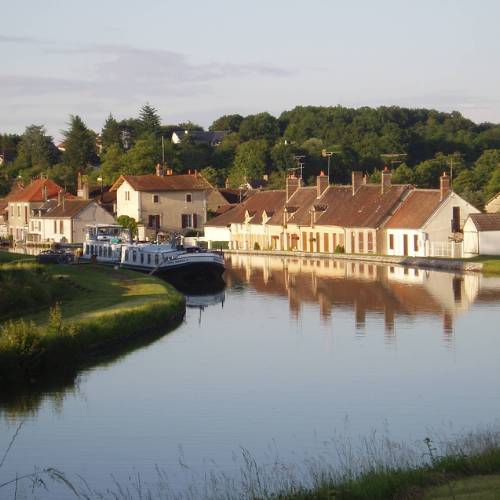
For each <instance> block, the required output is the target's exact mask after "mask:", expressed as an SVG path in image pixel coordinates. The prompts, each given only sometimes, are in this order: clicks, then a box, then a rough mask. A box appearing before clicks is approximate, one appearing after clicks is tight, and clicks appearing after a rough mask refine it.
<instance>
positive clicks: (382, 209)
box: [205, 168, 478, 256]
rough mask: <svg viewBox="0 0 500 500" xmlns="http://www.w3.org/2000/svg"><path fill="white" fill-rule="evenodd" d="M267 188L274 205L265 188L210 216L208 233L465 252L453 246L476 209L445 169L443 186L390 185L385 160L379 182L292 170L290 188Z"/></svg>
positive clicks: (234, 239) (296, 244)
mask: <svg viewBox="0 0 500 500" xmlns="http://www.w3.org/2000/svg"><path fill="white" fill-rule="evenodd" d="M269 192H270V193H274V194H273V195H272V196H269V200H272V203H270V204H269V205H266V204H265V203H266V198H265V194H264V193H265V191H263V192H260V193H257V195H258V196H259V197H258V198H255V196H256V195H255V194H254V195H253V196H251V197H249V198H248V199H246V200H245V201H244V202H243V203H242V204H241V205H238V206H237V207H235V208H233V209H232V210H229V211H227V212H226V213H224V214H223V215H221V216H219V217H216V218H215V219H212V220H211V221H210V222H209V224H208V225H207V227H206V231H205V237H206V239H207V240H209V241H210V240H212V241H227V242H228V244H229V246H230V248H232V249H236V250H238V249H243V250H249V249H250V250H251V249H254V248H256V246H255V242H258V246H259V248H260V249H269V250H286V251H290V250H293V251H301V252H307V253H316V252H318V253H333V252H335V251H338V252H344V251H345V252H346V253H352V254H370V253H379V254H389V255H412V256H434V255H436V256H460V252H457V253H456V254H455V253H452V252H451V250H453V249H454V248H455V247H456V248H457V249H458V250H461V245H460V243H459V242H460V241H461V237H462V235H461V231H462V229H463V224H464V220H465V218H466V217H467V216H468V215H469V213H475V212H478V211H477V210H476V209H475V208H474V207H472V206H471V205H470V204H468V203H467V202H466V201H465V200H463V199H462V198H460V197H459V196H458V195H457V194H456V193H454V192H452V191H451V190H450V189H449V178H448V177H447V176H446V175H443V176H442V177H441V187H440V189H427V190H422V189H416V188H415V187H414V186H411V185H393V184H392V182H391V172H390V171H389V170H388V169H387V168H386V169H385V170H384V171H383V172H382V176H381V183H380V184H367V183H366V178H364V177H363V175H362V174H361V172H353V173H352V184H351V185H350V186H331V185H329V184H328V178H327V177H326V176H325V175H324V174H321V175H319V176H318V177H317V182H316V187H303V186H302V181H301V179H297V178H295V177H289V178H288V179H287V181H286V190H281V191H269ZM278 193H280V194H279V198H280V199H284V201H279V202H278V201H277V199H278ZM277 203H278V204H277ZM244 214H246V215H245V217H244V216H243V215H244ZM271 214H272V216H271ZM277 214H279V216H277ZM256 235H258V237H257V236H256ZM223 238H225V240H224V239H223ZM455 242H457V243H458V244H455Z"/></svg>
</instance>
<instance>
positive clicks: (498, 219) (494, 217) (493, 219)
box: [470, 213, 500, 231]
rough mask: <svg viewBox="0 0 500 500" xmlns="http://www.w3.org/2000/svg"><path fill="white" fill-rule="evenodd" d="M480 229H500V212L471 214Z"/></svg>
mask: <svg viewBox="0 0 500 500" xmlns="http://www.w3.org/2000/svg"><path fill="white" fill-rule="evenodd" d="M470 218H471V219H472V222H474V225H475V226H476V228H477V229H478V231H500V213H497V214H470Z"/></svg>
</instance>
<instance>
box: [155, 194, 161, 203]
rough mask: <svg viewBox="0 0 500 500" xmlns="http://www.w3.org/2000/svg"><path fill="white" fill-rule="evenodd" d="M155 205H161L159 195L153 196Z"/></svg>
mask: <svg viewBox="0 0 500 500" xmlns="http://www.w3.org/2000/svg"><path fill="white" fill-rule="evenodd" d="M153 203H160V197H159V196H158V195H157V194H154V195H153Z"/></svg>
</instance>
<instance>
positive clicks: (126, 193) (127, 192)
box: [125, 191, 130, 201]
mask: <svg viewBox="0 0 500 500" xmlns="http://www.w3.org/2000/svg"><path fill="white" fill-rule="evenodd" d="M125 201H130V191H125Z"/></svg>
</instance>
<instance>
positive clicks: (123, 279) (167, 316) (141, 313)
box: [0, 265, 184, 385]
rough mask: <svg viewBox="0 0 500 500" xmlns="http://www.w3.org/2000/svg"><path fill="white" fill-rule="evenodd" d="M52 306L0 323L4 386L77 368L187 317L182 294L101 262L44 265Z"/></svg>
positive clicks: (0, 379)
mask: <svg viewBox="0 0 500 500" xmlns="http://www.w3.org/2000/svg"><path fill="white" fill-rule="evenodd" d="M43 267H44V270H43V272H44V273H46V274H45V276H46V279H47V280H48V281H50V282H53V283H56V285H57V289H58V291H59V295H58V298H57V301H55V302H54V301H52V303H51V304H50V307H44V308H43V310H38V311H36V312H31V314H29V315H23V318H22V319H8V320H5V321H3V322H2V323H0V385H2V384H8V383H10V382H12V381H16V382H19V381H27V380H33V379H37V378H39V377H41V376H46V375H49V374H50V375H55V374H57V373H67V372H71V371H75V370H76V369H77V368H79V367H81V366H83V365H84V364H88V363H89V362H90V361H91V360H93V359H97V358H99V357H102V356H105V355H106V354H109V353H112V352H114V351H115V350H120V349H123V346H124V344H130V343H133V342H136V341H137V338H138V337H140V336H145V335H149V336H150V335H156V336H160V335H162V334H164V333H165V331H166V329H167V328H168V327H169V326H174V325H176V324H178V322H180V321H181V320H182V318H183V316H184V297H183V296H182V294H180V293H179V292H177V291H176V290H175V289H174V288H172V287H171V286H170V285H168V284H167V283H165V282H163V281H161V280H159V279H157V278H154V277H150V276H146V275H143V274H140V273H135V272H132V271H125V270H114V269H112V268H106V267H102V266H91V265H80V266H78V265H74V266H58V265H54V266H43Z"/></svg>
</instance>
